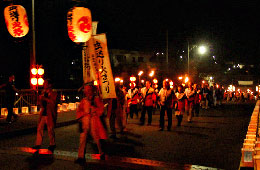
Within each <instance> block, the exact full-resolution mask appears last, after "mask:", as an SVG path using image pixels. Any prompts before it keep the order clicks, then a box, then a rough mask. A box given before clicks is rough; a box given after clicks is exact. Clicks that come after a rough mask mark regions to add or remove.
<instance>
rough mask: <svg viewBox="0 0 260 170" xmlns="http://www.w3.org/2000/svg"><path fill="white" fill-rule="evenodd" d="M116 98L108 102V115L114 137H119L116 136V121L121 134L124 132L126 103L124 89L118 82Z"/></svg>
mask: <svg viewBox="0 0 260 170" xmlns="http://www.w3.org/2000/svg"><path fill="white" fill-rule="evenodd" d="M116 96H117V97H116V98H113V99H111V100H110V103H109V104H108V114H107V117H108V118H109V125H110V130H111V136H110V138H112V139H117V136H116V122H117V125H118V127H119V130H120V132H119V133H120V134H121V135H122V134H123V131H124V127H123V106H124V103H125V95H124V92H123V91H122V89H121V88H120V86H119V84H116Z"/></svg>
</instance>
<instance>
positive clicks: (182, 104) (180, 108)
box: [175, 85, 186, 126]
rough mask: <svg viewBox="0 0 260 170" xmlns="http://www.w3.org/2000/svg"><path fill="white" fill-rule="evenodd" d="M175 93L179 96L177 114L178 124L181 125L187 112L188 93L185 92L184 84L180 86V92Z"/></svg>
mask: <svg viewBox="0 0 260 170" xmlns="http://www.w3.org/2000/svg"><path fill="white" fill-rule="evenodd" d="M175 95H176V98H177V103H176V104H175V116H176V118H177V121H178V124H177V126H181V122H182V119H183V115H184V112H185V99H186V95H185V93H184V89H183V86H182V85H179V86H178V92H177V93H175Z"/></svg>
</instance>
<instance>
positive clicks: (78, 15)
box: [67, 7, 92, 42]
mask: <svg viewBox="0 0 260 170" xmlns="http://www.w3.org/2000/svg"><path fill="white" fill-rule="evenodd" d="M91 25H92V18H91V12H90V10H89V9H88V8H85V7H73V8H71V9H70V10H69V12H68V14H67V27H68V34H69V37H70V39H71V40H72V41H73V42H87V41H88V40H89V39H90V37H91V34H92V26H91Z"/></svg>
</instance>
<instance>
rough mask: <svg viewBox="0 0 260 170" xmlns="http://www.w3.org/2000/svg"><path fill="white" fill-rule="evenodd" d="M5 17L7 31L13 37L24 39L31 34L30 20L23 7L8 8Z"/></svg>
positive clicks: (12, 6)
mask: <svg viewBox="0 0 260 170" xmlns="http://www.w3.org/2000/svg"><path fill="white" fill-rule="evenodd" d="M4 16H5V23H6V26H7V29H8V31H9V33H10V34H11V35H12V36H13V37H23V36H25V35H26V34H27V33H28V32H29V24H28V18H27V14H26V10H25V8H24V7H23V6H21V5H11V6H7V7H6V8H5V9H4Z"/></svg>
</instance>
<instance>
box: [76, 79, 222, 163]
mask: <svg viewBox="0 0 260 170" xmlns="http://www.w3.org/2000/svg"><path fill="white" fill-rule="evenodd" d="M115 88H116V96H117V98H114V99H104V100H101V97H100V96H99V94H98V89H97V88H96V87H95V86H93V85H86V86H85V88H84V94H85V98H83V99H82V100H81V102H80V105H79V107H78V109H77V111H76V115H77V119H78V121H79V125H80V129H81V131H80V145H79V152H78V159H77V160H76V163H83V162H85V157H84V152H85V149H86V148H85V145H86V138H87V136H88V133H90V134H91V135H92V137H93V139H94V140H95V141H96V143H97V146H98V149H99V153H100V158H101V159H105V156H104V155H105V153H104V149H103V147H102V143H104V141H105V140H106V139H107V138H108V137H109V138H112V139H117V135H118V134H120V135H123V136H124V129H125V127H126V124H127V122H128V121H129V119H134V118H136V119H139V120H140V126H144V125H145V122H146V120H145V119H146V114H147V117H148V120H147V124H146V125H147V126H151V124H152V121H153V114H154V111H155V110H160V122H159V127H158V130H159V131H164V129H165V115H167V118H168V123H167V130H168V131H171V128H172V122H173V115H175V116H176V119H177V122H178V123H177V126H181V124H182V120H183V116H184V114H187V121H188V122H189V123H192V118H193V117H194V116H199V111H200V108H205V109H208V108H209V107H216V106H217V105H221V104H222V100H223V95H224V90H223V88H222V87H219V88H217V87H216V85H215V84H214V85H213V86H212V87H210V88H209V87H208V85H207V84H202V86H200V85H198V84H193V83H188V84H187V87H184V86H183V85H178V86H177V85H176V86H173V87H171V86H170V83H169V81H167V80H164V81H163V86H162V88H161V89H160V90H159V89H157V88H155V87H153V85H152V83H151V82H150V81H146V82H145V85H144V87H140V88H137V87H136V85H135V83H131V84H130V88H129V89H127V88H126V87H125V86H122V85H120V84H116V85H115ZM104 106H105V107H104ZM105 110H106V111H105ZM139 112H140V113H141V115H139ZM104 113H107V114H106V115H105V116H106V117H107V119H108V120H109V128H110V130H108V129H106V127H107V126H106V123H105V121H102V120H103V118H104V117H103V115H104ZM116 123H117V127H118V129H119V130H118V131H117V130H116ZM108 131H110V136H108V135H107V132H108Z"/></svg>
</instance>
